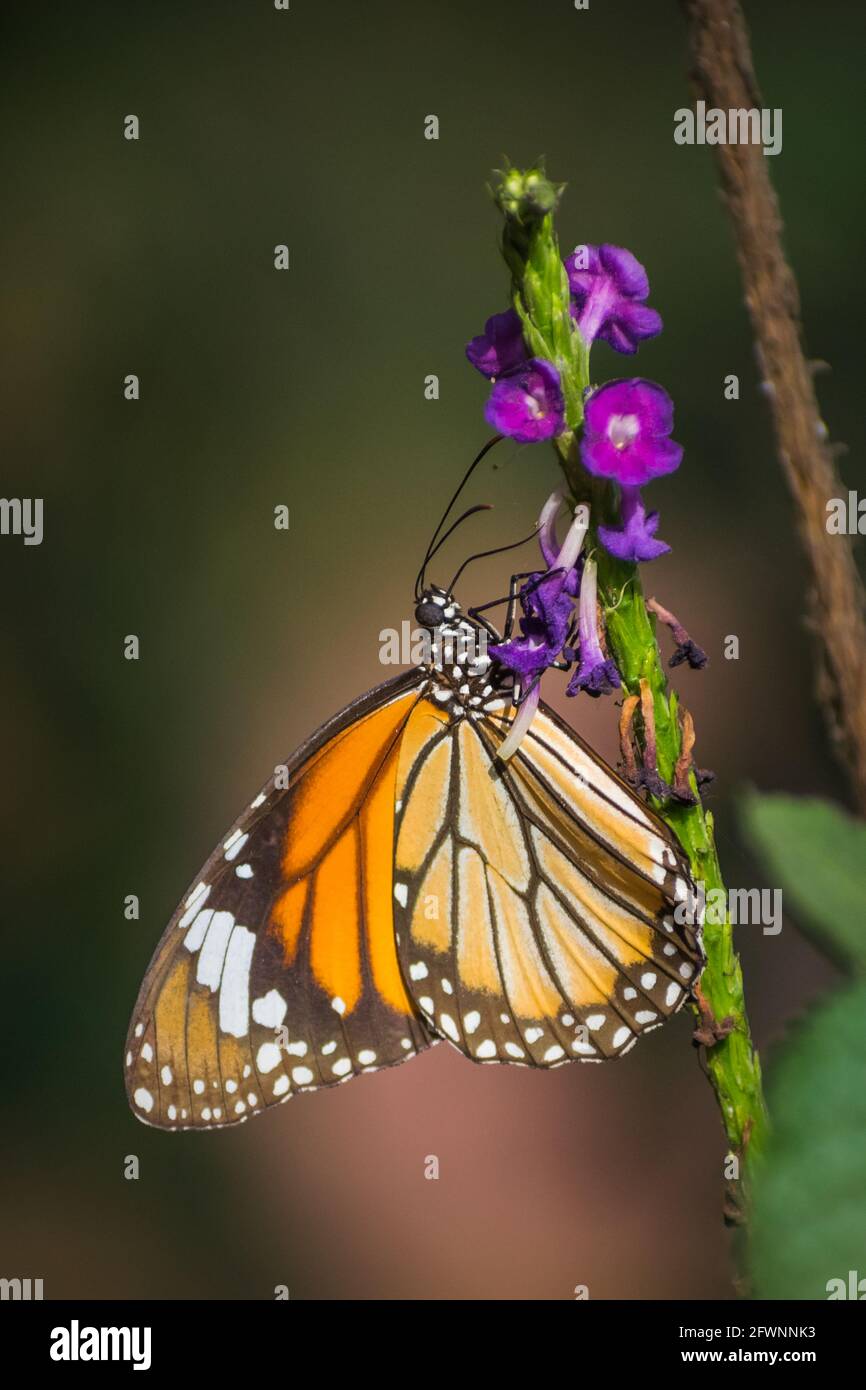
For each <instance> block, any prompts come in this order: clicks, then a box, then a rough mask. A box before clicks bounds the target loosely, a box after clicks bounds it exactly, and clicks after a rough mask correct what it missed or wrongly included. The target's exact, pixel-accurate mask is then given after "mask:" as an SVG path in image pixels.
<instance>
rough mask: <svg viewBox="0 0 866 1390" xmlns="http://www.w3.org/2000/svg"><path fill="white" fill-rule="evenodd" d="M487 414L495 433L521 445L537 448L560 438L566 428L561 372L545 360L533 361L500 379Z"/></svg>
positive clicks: (488, 403) (486, 410)
mask: <svg viewBox="0 0 866 1390" xmlns="http://www.w3.org/2000/svg"><path fill="white" fill-rule="evenodd" d="M484 414H485V417H486V419H487V421H488V423H489V424H491V425H492V426H493V428H494V429H495V430H498V431H499V433H500V434H507V435H510V437H511V438H512V439H516V440H518V441H519V442H520V443H521V444H536V443H538V442H539V441H540V440H542V439H551V438H552V437H553V436H554V435H556V434H561V433H562V430H563V429H564V427H565V402H564V400H563V397H562V388H561V386H560V383H559V372H558V371H557V370H556V368H555V367H554V365H553V363H552V362H548V361H546V359H545V358H543V357H532V358H530V360H529V361H528V362H525V363H524V364H523V366H522V367H518V368H517V369H516V370H514V371H511V372H509V373H508V375H507V376H501V377H500V378H499V380H498V381H497V382H496V383H495V385H494V387H493V390H492V391H491V393H490V399H489V400H488V402H487V405H486V406H485V408H484Z"/></svg>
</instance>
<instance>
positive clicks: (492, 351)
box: [466, 309, 526, 380]
mask: <svg viewBox="0 0 866 1390" xmlns="http://www.w3.org/2000/svg"><path fill="white" fill-rule="evenodd" d="M466 356H467V357H468V358H469V361H470V362H471V363H472V365H473V367H477V369H478V371H479V372H481V373H482V375H483V376H486V377H490V378H491V380H492V379H493V378H494V377H498V376H504V374H505V373H506V372H510V371H513V370H514V368H515V367H519V366H520V364H521V363H522V362H525V361H526V348H525V346H524V342H523V328H522V327H521V323H520V317H519V315H518V313H517V310H516V309H506V310H505V312H504V313H503V314H493V315H491V317H490V318H489V319H488V320H487V322H486V323H485V325H484V332H483V333H479V335H478V337H477V338H473V339H472V341H471V343H467V344H466Z"/></svg>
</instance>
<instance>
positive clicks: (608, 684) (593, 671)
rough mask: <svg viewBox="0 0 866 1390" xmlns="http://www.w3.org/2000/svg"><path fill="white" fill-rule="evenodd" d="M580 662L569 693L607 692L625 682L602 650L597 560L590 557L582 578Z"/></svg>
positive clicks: (598, 693) (594, 693)
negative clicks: (582, 691)
mask: <svg viewBox="0 0 866 1390" xmlns="http://www.w3.org/2000/svg"><path fill="white" fill-rule="evenodd" d="M578 631H579V635H580V665H579V666H578V668H577V670H576V671H575V673H574V675H573V676H572V678H571V680H570V681H569V682H568V685H567V687H566V691H565V693H566V695H576V694H577V692H578V691H579V690H585V691H586V693H587V695H592V696H594V697H595V696H598V695H608V694H610V692H611V691H612V690H617V689H619V687H620V685H621V684H622V682H621V681H620V678H619V671H618V670H617V669H616V666H615V664H614V663H613V662H612V661H611V660H610V659H609V657H606V656H605V654H604V652H603V651H602V649H601V639H600V637H599V632H598V595H597V584H596V567H595V561H594V560H587V561H586V562H585V563H584V566H583V575H582V576H581V580H580V616H579V619H578Z"/></svg>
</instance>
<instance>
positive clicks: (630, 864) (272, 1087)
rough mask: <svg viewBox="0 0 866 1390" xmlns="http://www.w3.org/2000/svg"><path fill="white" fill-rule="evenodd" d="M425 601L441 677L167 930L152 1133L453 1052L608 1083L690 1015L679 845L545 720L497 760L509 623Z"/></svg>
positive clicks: (367, 703) (293, 767)
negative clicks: (683, 1013) (445, 1047)
mask: <svg viewBox="0 0 866 1390" xmlns="http://www.w3.org/2000/svg"><path fill="white" fill-rule="evenodd" d="M476 462H477V461H476ZM473 510H475V509H473ZM446 515H447V514H446ZM443 520H444V519H443ZM440 526H441V524H440ZM435 539H436V538H435V537H434V541H435ZM440 543H441V542H440ZM432 547H433V542H431V548H430V549H428V557H429V555H430V554H431V553H432ZM425 563H426V562H425ZM416 597H417V600H418V601H417V607H416V620H417V621H418V623H419V624H420V625H421V626H422V627H424V628H426V629H427V630H428V631H430V632H431V634H433V638H434V640H433V642H432V643H431V648H430V659H429V660H428V661H425V662H424V663H423V664H421V665H419V666H418V667H416V668H414V669H413V670H409V671H406V672H403V673H401V674H400V675H397V676H395V677H394V678H393V679H391V680H388V681H385V683H384V684H382V685H380V686H378V687H377V688H376V689H375V690H372V691H370V693H369V694H367V695H364V696H362V697H361V698H360V699H358V700H356V701H355V702H354V703H353V704H351V705H349V706H348V708H347V709H345V710H343V711H342V713H340V714H338V715H337V716H336V717H335V718H333V719H332V720H330V721H329V722H328V723H327V724H325V725H324V726H323V727H322V728H321V729H319V731H318V732H317V733H315V734H314V735H313V736H312V738H310V739H309V740H308V741H307V742H306V743H305V744H304V745H303V746H302V747H301V748H300V749H298V751H297V752H296V753H295V754H294V756H293V757H292V758H291V759H290V760H289V762H288V764H287V768H288V777H287V779H285V778H283V779H281V782H286V781H287V785H280V786H276V785H275V784H274V781H273V780H272V781H271V782H269V783H268V784H267V785H266V786H265V787H264V788H263V790H262V791H261V792H260V793H259V794H258V796H256V797H255V798H254V799H253V801H252V802H251V803H250V805H249V806H248V807H247V809H246V810H245V811H244V812H243V813H242V814H241V816H240V817H239V818H238V820H237V821H236V822H235V824H234V826H233V827H232V829H231V830H230V831H229V832H228V834H227V835H226V836H225V839H224V840H223V841H222V843H221V844H220V845H219V847H218V848H217V849H216V850H215V851H214V853H213V854H212V855H211V857H210V858H209V859H208V861H207V863H206V864H205V866H204V868H203V869H202V870H201V872H200V874H199V875H198V876H197V877H196V880H195V882H194V884H193V886H192V887H191V888H190V890H189V891H188V892H187V894H186V895H185V897H184V899H183V901H182V902H181V904H180V906H179V907H178V908H177V910H176V912H175V914H174V916H173V918H172V920H171V922H170V923H169V925H168V927H167V929H166V931H165V934H164V936H163V938H162V940H161V942H160V943H159V946H158V947H157V950H156V953H155V955H154V957H153V960H152V961H151V964H150V968H149V969H148V972H147V975H146V976H145V979H144V983H143V985H142V987H141V991H140V993H139V997H138V1001H137V1003H136V1006H135V1010H134V1013H133V1016H132V1020H131V1023H130V1028H129V1035H128V1038H127V1043H126V1056H125V1075H126V1086H127V1092H128V1095H129V1099H130V1103H131V1105H132V1108H133V1111H134V1113H135V1114H136V1115H137V1116H138V1117H139V1118H140V1119H141V1120H143V1121H145V1122H146V1123H148V1124H151V1125H158V1126H160V1127H162V1128H165V1129H203V1128H216V1127H220V1126H223V1125H231V1124H237V1123H238V1122H240V1121H243V1120H246V1119H247V1118H248V1117H249V1116H250V1115H254V1114H257V1113H258V1112H259V1111H261V1110H265V1109H267V1108H268V1107H269V1106H273V1105H276V1104H277V1103H278V1102H280V1101H284V1100H287V1099H288V1098H289V1097H290V1096H291V1095H294V1094H295V1093H296V1092H298V1091H313V1090H316V1089H317V1088H319V1087H322V1086H335V1085H338V1084H339V1083H341V1082H344V1081H348V1080H349V1079H350V1078H351V1077H353V1076H357V1075H359V1074H360V1073H362V1072H373V1071H377V1070H378V1069H379V1068H380V1067H388V1066H394V1065H396V1064H397V1063H398V1062H404V1061H406V1060H407V1059H408V1058H409V1057H413V1056H414V1055H415V1054H416V1053H417V1052H420V1051H421V1050H422V1049H423V1048H426V1047H429V1046H430V1045H431V1044H432V1043H435V1042H438V1041H440V1040H442V1039H447V1040H448V1041H449V1042H451V1043H453V1044H454V1046H455V1047H457V1048H458V1049H459V1050H460V1051H461V1052H462V1053H464V1054H465V1056H467V1057H468V1058H470V1059H471V1060H472V1061H475V1062H480V1063H507V1064H510V1065H513V1066H531V1067H554V1066H558V1065H561V1064H564V1063H565V1062H567V1061H575V1060H577V1061H592V1062H601V1061H604V1060H605V1059H607V1058H613V1057H620V1056H622V1055H623V1054H624V1053H626V1052H628V1051H629V1050H630V1048H632V1047H633V1046H634V1044H635V1042H636V1041H637V1039H638V1037H639V1036H640V1035H641V1034H642V1033H645V1032H649V1031H650V1029H652V1028H655V1027H658V1026H659V1025H660V1024H661V1023H662V1022H663V1021H664V1020H665V1018H667V1017H668V1015H670V1014H672V1013H674V1012H675V1011H676V1010H677V1009H678V1008H679V1007H680V1006H681V1005H682V1003H683V1002H684V1000H685V999H686V998H687V997H688V994H689V992H690V990H691V988H692V986H693V984H694V982H695V979H696V976H697V974H698V972H699V971H700V968H701V965H702V962H703V956H702V951H701V945H700V929H699V928H695V927H692V926H690V925H688V924H687V923H686V924H681V923H680V922H679V921H678V918H679V917H680V916H682V915H686V914H679V913H678V914H676V916H675V911H674V910H675V907H676V904H677V903H679V902H684V901H687V900H688V899H689V895H690V893H691V891H692V885H691V879H690V876H689V871H688V868H687V864H686V861H685V858H684V856H683V853H682V850H681V849H680V847H679V845H678V843H677V841H676V840H675V838H674V837H673V835H672V833H671V832H670V830H668V828H667V827H666V826H665V825H664V823H663V822H662V821H661V820H660V819H659V818H658V817H657V816H656V815H655V814H654V813H653V812H652V811H651V810H650V809H649V808H648V807H647V806H646V805H645V804H644V803H643V802H642V801H641V800H640V799H639V798H638V797H637V796H636V795H635V793H634V792H633V791H632V790H631V788H630V787H629V786H627V785H626V783H624V782H623V781H622V780H621V779H620V778H619V777H618V776H617V775H616V774H615V773H614V772H612V771H611V769H610V768H609V767H607V766H606V764H605V763H604V762H603V761H602V760H601V759H600V758H598V757H597V756H596V755H595V754H594V753H593V752H592V751H591V750H590V749H589V748H588V747H587V745H586V744H585V743H584V742H583V740H582V739H581V738H580V737H579V736H578V735H577V734H576V733H575V732H574V731H573V730H572V729H571V728H569V726H568V725H567V724H566V723H564V722H563V721H562V720H561V719H560V718H559V717H558V716H557V715H556V714H554V712H553V711H552V710H551V709H549V708H548V707H547V706H546V705H544V704H543V703H541V704H540V705H539V707H538V710H537V712H536V714H535V716H534V718H533V720H532V722H531V724H530V726H529V729H528V731H527V732H526V734H525V736H524V737H523V738H522V740H521V742H520V744H519V746H518V748H517V750H516V751H515V752H514V754H513V756H511V757H510V758H509V759H508V760H507V761H503V760H502V759H501V758H500V757H499V756H498V752H499V750H500V749H501V748H502V745H503V743H504V740H505V739H506V737H507V736H508V733H509V730H510V728H511V725H512V722H513V720H514V718H515V714H516V703H519V700H520V695H519V692H516V691H515V688H514V686H513V683H512V682H513V677H512V676H511V674H510V673H508V672H506V671H505V670H504V669H502V668H501V667H500V666H499V665H498V663H497V662H496V661H495V660H494V659H491V658H490V657H489V656H487V655H486V646H485V641H484V638H485V637H486V636H487V634H490V633H493V629H492V627H491V625H490V624H489V623H488V622H487V620H486V619H483V618H481V617H480V616H478V613H479V610H475V613H474V614H473V611H472V610H470V611H469V612H468V613H465V614H464V613H463V612H462V610H461V609H460V607H459V605H458V604H457V602H456V600H455V599H454V595H453V585H452V586H449V588H448V589H447V590H445V589H441V588H436V587H433V586H426V587H423V588H419V587H417V586H416ZM497 636H498V635H497ZM467 654H468V655H467Z"/></svg>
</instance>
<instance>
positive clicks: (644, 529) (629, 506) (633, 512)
mask: <svg viewBox="0 0 866 1390" xmlns="http://www.w3.org/2000/svg"><path fill="white" fill-rule="evenodd" d="M658 526H659V514H658V512H648V511H646V509H645V508H644V504H643V501H642V499H641V495H640V490H639V489H638V488H636V487H624V488H623V489H622V530H621V531H617V530H615V529H614V528H613V527H611V526H599V528H598V538H599V540H600V541H601V543H602V545H603V546H604V548H605V550H607V551H609V553H610V554H611V555H616V557H617V559H619V560H630V561H631V562H632V564H634V563H636V562H637V561H640V560H656V559H657V558H658V557H659V555H667V553H668V551H669V550H670V546H669V545H665V542H664V541H657V540H656V539H655V533H656V531H657V530H658Z"/></svg>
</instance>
